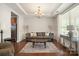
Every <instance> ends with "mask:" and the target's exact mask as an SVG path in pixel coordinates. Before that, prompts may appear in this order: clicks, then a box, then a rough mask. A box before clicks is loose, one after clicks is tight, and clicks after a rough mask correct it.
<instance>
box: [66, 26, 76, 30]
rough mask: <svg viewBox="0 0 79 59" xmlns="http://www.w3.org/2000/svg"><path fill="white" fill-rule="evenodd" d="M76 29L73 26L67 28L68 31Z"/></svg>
mask: <svg viewBox="0 0 79 59" xmlns="http://www.w3.org/2000/svg"><path fill="white" fill-rule="evenodd" d="M74 29H75V28H74V26H73V25H68V26H67V30H74Z"/></svg>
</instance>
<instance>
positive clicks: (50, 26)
mask: <svg viewBox="0 0 79 59" xmlns="http://www.w3.org/2000/svg"><path fill="white" fill-rule="evenodd" d="M24 23H25V25H24V27H25V26H28V32H53V33H54V34H55V35H56V33H57V20H56V18H52V17H40V18H38V17H36V16H26V17H25V19H24ZM25 32H27V29H26V30H25Z"/></svg>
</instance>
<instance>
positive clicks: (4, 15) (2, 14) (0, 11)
mask: <svg viewBox="0 0 79 59" xmlns="http://www.w3.org/2000/svg"><path fill="white" fill-rule="evenodd" d="M10 10H11V9H10V8H8V7H7V6H5V5H3V4H0V24H1V28H2V30H3V39H4V38H7V37H11V29H10V27H11V24H10V19H11V13H10ZM0 39H1V38H0ZM0 41H1V40H0Z"/></svg>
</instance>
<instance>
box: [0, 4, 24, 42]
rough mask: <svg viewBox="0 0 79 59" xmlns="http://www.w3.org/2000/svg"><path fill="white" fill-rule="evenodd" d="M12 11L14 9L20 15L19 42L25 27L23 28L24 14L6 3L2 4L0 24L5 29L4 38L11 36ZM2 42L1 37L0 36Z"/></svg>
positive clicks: (0, 7)
mask: <svg viewBox="0 0 79 59" xmlns="http://www.w3.org/2000/svg"><path fill="white" fill-rule="evenodd" d="M11 11H13V12H14V13H15V14H17V15H18V23H17V25H18V26H17V27H18V29H17V31H18V32H17V42H19V41H21V40H22V39H23V30H22V29H23V28H22V25H23V23H22V21H23V17H22V15H20V14H19V13H17V12H16V11H14V10H12V9H11V8H9V7H8V6H6V5H5V4H0V24H1V28H2V30H3V39H5V38H11ZM0 42H1V38H0Z"/></svg>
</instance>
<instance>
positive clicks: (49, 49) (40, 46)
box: [19, 42, 63, 53]
mask: <svg viewBox="0 0 79 59" xmlns="http://www.w3.org/2000/svg"><path fill="white" fill-rule="evenodd" d="M32 46H33V45H32V42H28V43H27V44H26V45H25V46H24V48H23V49H22V50H21V51H20V52H19V53H63V51H61V50H59V49H58V48H57V47H56V46H55V45H54V44H53V43H52V42H46V48H44V43H35V46H34V48H33V47H32Z"/></svg>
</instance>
